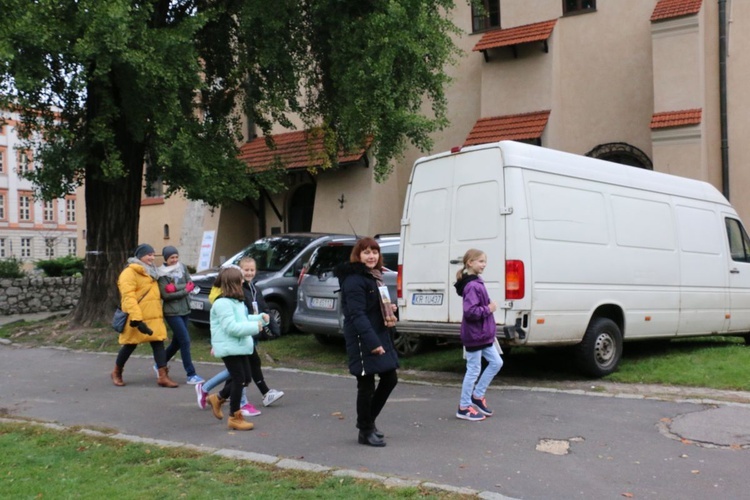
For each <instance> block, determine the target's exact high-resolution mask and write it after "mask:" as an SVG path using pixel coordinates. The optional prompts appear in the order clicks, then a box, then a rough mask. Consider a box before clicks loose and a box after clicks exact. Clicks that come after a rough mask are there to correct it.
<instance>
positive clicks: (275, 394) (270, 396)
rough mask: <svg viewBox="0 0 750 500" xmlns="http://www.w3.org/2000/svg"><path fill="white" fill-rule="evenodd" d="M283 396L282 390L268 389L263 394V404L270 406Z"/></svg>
mask: <svg viewBox="0 0 750 500" xmlns="http://www.w3.org/2000/svg"><path fill="white" fill-rule="evenodd" d="M283 397H284V392H283V391H277V390H276V389H269V390H268V392H267V393H266V395H265V396H263V406H271V405H272V404H274V403H275V402H276V401H278V400H279V399H281V398H283Z"/></svg>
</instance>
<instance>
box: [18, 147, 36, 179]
mask: <svg viewBox="0 0 750 500" xmlns="http://www.w3.org/2000/svg"><path fill="white" fill-rule="evenodd" d="M32 168H33V164H32V161H31V152H29V151H28V150H25V149H24V150H21V151H19V152H18V173H19V174H26V173H29V172H31V169H32Z"/></svg>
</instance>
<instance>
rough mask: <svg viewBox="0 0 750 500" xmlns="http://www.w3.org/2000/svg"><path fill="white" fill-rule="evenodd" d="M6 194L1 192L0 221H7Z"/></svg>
mask: <svg viewBox="0 0 750 500" xmlns="http://www.w3.org/2000/svg"><path fill="white" fill-rule="evenodd" d="M5 200H6V196H5V192H0V220H5V216H6V211H5Z"/></svg>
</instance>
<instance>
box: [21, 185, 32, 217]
mask: <svg viewBox="0 0 750 500" xmlns="http://www.w3.org/2000/svg"><path fill="white" fill-rule="evenodd" d="M33 203H34V200H33V198H32V196H31V193H28V192H23V191H19V192H18V220H19V221H23V222H30V221H31V220H32V215H33V210H32V205H33Z"/></svg>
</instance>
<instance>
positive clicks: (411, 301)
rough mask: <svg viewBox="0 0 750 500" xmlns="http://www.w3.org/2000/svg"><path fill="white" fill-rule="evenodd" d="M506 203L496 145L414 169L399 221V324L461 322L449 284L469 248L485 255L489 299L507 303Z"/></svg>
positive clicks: (437, 159) (429, 161) (423, 163)
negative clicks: (403, 215)
mask: <svg viewBox="0 0 750 500" xmlns="http://www.w3.org/2000/svg"><path fill="white" fill-rule="evenodd" d="M504 202H505V196H504V187H503V170H502V161H501V154H500V149H499V148H498V147H497V146H495V147H489V148H486V149H479V150H474V151H469V152H466V153H454V154H450V155H440V156H437V157H433V158H428V159H425V160H423V161H421V162H419V163H417V164H416V165H415V166H414V170H413V172H412V179H411V184H410V186H409V191H408V194H407V199H406V206H405V210H404V214H405V219H404V221H403V222H402V223H403V225H404V228H403V231H402V235H403V239H402V242H401V244H402V247H403V251H402V255H403V262H402V286H403V290H402V297H403V300H404V303H403V304H404V307H403V308H402V311H401V315H402V316H401V319H402V320H407V321H434V322H446V321H448V322H460V321H461V317H462V314H463V313H462V303H461V298H460V297H459V296H458V295H457V294H456V292H455V289H454V288H453V284H454V283H455V282H456V272H457V271H458V270H459V269H460V268H461V263H462V258H463V255H464V253H465V252H466V250H468V249H470V248H478V249H480V250H482V251H484V252H485V253H487V258H488V266H487V269H486V271H485V274H484V275H483V279H484V280H485V283H486V285H487V288H488V290H489V291H490V296H491V297H492V299H494V300H495V301H497V302H500V301H501V300H503V299H504V289H505V246H504V239H505V222H504V220H503V216H501V209H502V208H503V207H504Z"/></svg>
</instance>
